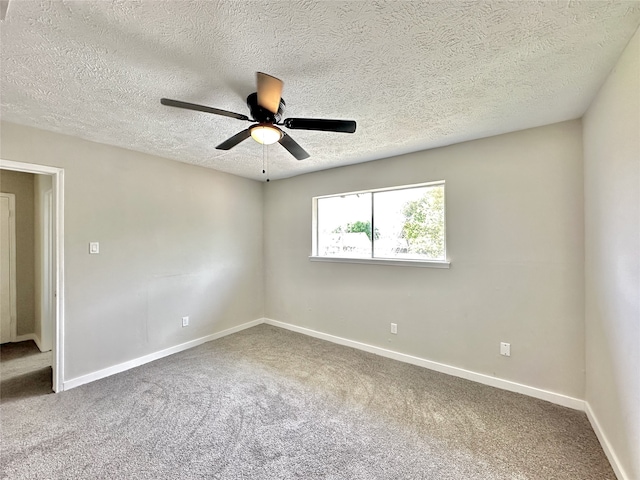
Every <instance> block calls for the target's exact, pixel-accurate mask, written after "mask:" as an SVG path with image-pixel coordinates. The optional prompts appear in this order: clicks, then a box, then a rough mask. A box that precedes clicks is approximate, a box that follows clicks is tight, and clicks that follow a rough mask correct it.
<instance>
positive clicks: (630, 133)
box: [584, 32, 640, 479]
mask: <svg viewBox="0 0 640 480" xmlns="http://www.w3.org/2000/svg"><path fill="white" fill-rule="evenodd" d="M584 190H585V234H586V256H585V260H586V261H585V279H586V282H585V284H586V309H585V310H586V333H587V335H586V364H587V387H586V400H587V402H588V403H589V406H590V407H591V409H592V411H593V414H594V415H595V417H596V418H597V419H598V423H599V424H600V426H601V428H602V431H603V433H604V434H605V436H606V437H607V440H608V443H609V444H610V446H611V448H612V449H613V451H614V452H615V454H616V455H617V457H618V460H619V464H620V465H621V466H622V468H624V470H625V471H626V478H629V479H632V478H640V33H638V32H636V34H635V36H634V38H633V39H632V40H631V42H630V43H629V45H628V46H627V48H626V50H625V51H624V53H623V55H622V57H621V58H620V60H619V61H618V64H617V66H616V67H615V69H614V70H613V72H612V73H611V75H610V76H609V78H608V79H607V81H606V83H605V84H604V86H603V87H602V89H601V90H600V92H599V93H598V95H597V96H596V98H595V99H594V101H593V103H592V104H591V106H590V107H589V110H588V111H587V114H586V115H585V117H584Z"/></svg>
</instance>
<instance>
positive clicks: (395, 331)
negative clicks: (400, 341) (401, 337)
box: [391, 323, 398, 335]
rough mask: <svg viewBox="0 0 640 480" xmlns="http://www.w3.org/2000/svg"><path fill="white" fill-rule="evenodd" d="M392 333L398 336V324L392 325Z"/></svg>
mask: <svg viewBox="0 0 640 480" xmlns="http://www.w3.org/2000/svg"><path fill="white" fill-rule="evenodd" d="M391 333H393V334H394V335H397V334H398V324H397V323H392V324H391Z"/></svg>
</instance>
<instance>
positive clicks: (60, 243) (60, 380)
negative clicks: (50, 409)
mask: <svg viewBox="0 0 640 480" xmlns="http://www.w3.org/2000/svg"><path fill="white" fill-rule="evenodd" d="M0 168H2V169H4V170H14V171H17V172H27V173H35V174H38V175H51V177H52V182H51V183H52V187H53V215H54V219H53V220H54V221H53V230H54V231H53V243H54V246H53V263H54V265H53V272H54V273H53V285H52V287H53V292H54V297H55V305H54V309H53V310H54V312H53V314H54V319H53V332H54V333H53V345H52V347H53V348H52V350H53V355H52V365H51V367H52V369H53V391H54V392H61V391H62V390H63V389H64V170H63V169H62V168H57V167H49V166H46V165H36V164H34V163H24V162H14V161H12V160H2V159H0Z"/></svg>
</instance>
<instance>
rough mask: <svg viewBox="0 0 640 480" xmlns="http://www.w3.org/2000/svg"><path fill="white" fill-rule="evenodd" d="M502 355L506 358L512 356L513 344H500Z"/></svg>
mask: <svg viewBox="0 0 640 480" xmlns="http://www.w3.org/2000/svg"><path fill="white" fill-rule="evenodd" d="M500 355H504V356H505V357H510V356H511V344H510V343H504V342H500Z"/></svg>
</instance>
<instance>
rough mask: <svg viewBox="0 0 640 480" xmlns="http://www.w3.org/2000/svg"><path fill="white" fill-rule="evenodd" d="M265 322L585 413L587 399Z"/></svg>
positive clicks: (268, 322)
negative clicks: (585, 400)
mask: <svg viewBox="0 0 640 480" xmlns="http://www.w3.org/2000/svg"><path fill="white" fill-rule="evenodd" d="M264 321H265V323H267V324H269V325H273V326H274V327H280V328H285V329H287V330H291V331H293V332H297V333H302V334H304V335H309V336H311V337H315V338H320V339H322V340H327V341H329V342H332V343H337V344H338V345H345V346H347V347H352V348H356V349H358V350H364V351H365V352H369V353H374V354H376V355H380V356H382V357H387V358H392V359H394V360H398V361H400V362H405V363H411V364H412V365H418V366H419V367H424V368H428V369H430V370H435V371H436V372H440V373H446V374H447V375H453V376H454V377H460V378H465V379H467V380H472V381H474V382H478V383H482V384H484V385H489V386H492V387H496V388H500V389H502V390H508V391H510V392H516V393H521V394H523V395H528V396H530V397H534V398H539V399H541V400H546V401H548V402H551V403H555V404H557V405H562V406H563V407H569V408H572V409H574V410H581V411H584V400H580V399H578V398H573V397H568V396H566V395H562V394H560V393H555V392H550V391H548V390H542V389H540V388H535V387H530V386H528V385H523V384H521V383H516V382H512V381H510V380H503V379H501V378H497V377H491V376H489V375H485V374H483V373H477V372H472V371H470V370H465V369H463V368H458V367H452V366H451V365H446V364H444V363H438V362H433V361H431V360H426V359H424V358H420V357H414V356H412V355H406V354H404V353H399V352H394V351H393V350H387V349H385V348H381V347H375V346H373V345H368V344H366V343H361V342H356V341H354V340H349V339H346V338H342V337H336V336H335V335H329V334H327V333H322V332H318V331H316V330H311V329H309V328H304V327H298V326H297V325H291V324H290V323H284V322H280V321H278V320H272V319H270V318H266V319H265V320H264Z"/></svg>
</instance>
